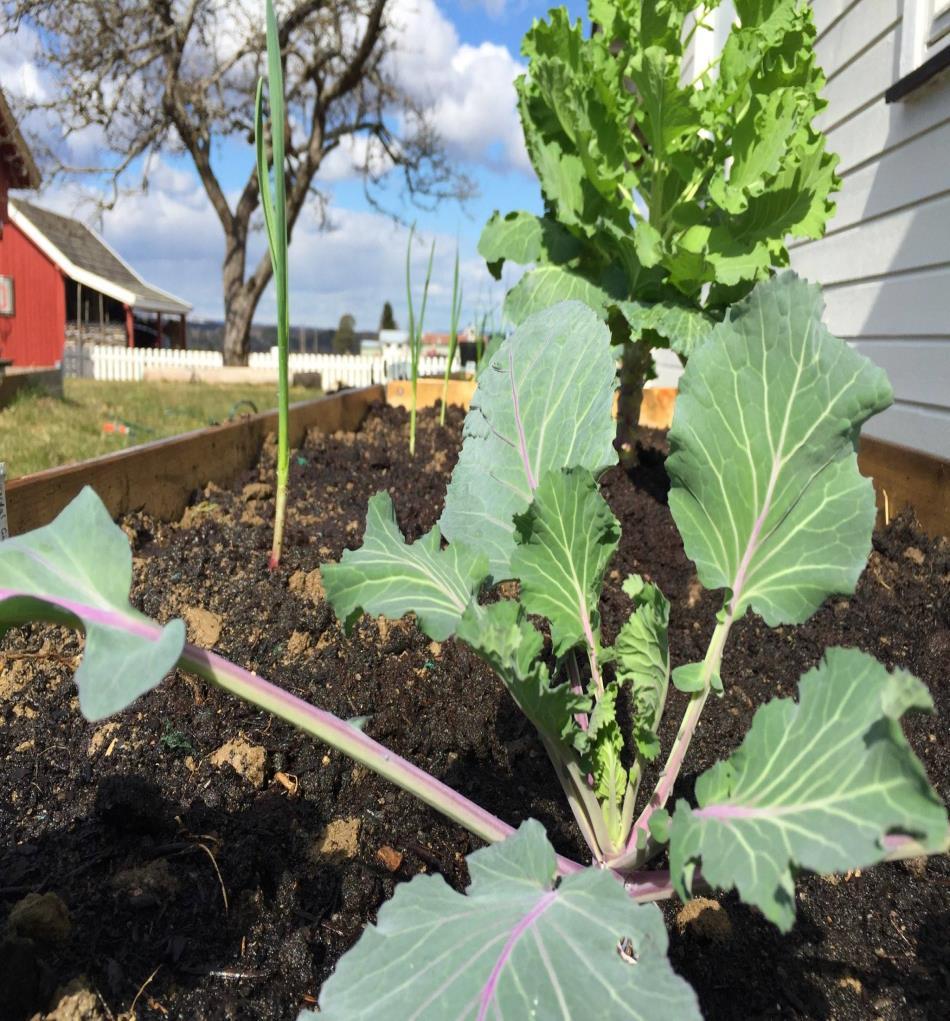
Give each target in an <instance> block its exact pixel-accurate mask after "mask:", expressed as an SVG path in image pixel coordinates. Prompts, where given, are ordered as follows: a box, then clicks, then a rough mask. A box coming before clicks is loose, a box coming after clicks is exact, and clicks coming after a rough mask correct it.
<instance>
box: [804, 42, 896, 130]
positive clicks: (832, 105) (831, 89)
mask: <svg viewBox="0 0 950 1021" xmlns="http://www.w3.org/2000/svg"><path fill="white" fill-rule="evenodd" d="M899 65H900V40H899V38H898V33H897V32H896V31H891V32H888V33H887V35H885V36H883V37H882V38H881V39H879V40H878V41H877V42H876V43H875V44H874V45H873V46H872V47H871V48H870V49H868V50H865V52H864V53H862V54H861V56H860V57H858V58H857V59H856V60H855V61H853V62H852V63H851V64H849V65H848V66H847V67H846V68H844V70H842V71H840V72H839V71H838V70H837V69H835V68H834V67H833V66H831V65H827V64H826V65H823V66H824V71H825V74H827V75H828V76H829V81H828V84H827V85H826V86H825V89H824V92H822V96H823V97H824V98H825V99H826V100H827V101H828V106H827V107H826V109H825V110H824V111H823V112H822V113H821V114H819V115H818V117H817V118H816V121H815V123H816V124H817V125H818V127H820V128H821V129H822V130H823V131H828V130H829V129H831V128H833V127H834V125H836V124H840V123H841V122H842V121H843V120H845V118H846V117H848V116H850V115H851V114H853V113H854V112H855V111H856V110H860V109H861V108H862V107H864V106H866V105H867V104H868V103H869V102H870V101H871V100H874V99H876V98H878V97H883V95H884V93H885V92H886V91H887V90H888V89H889V88H890V86H891V85H893V84H894V82H895V81H897V79H898V78H899V77H900V74H899V73H898V67H899ZM832 76H833V77H832Z"/></svg>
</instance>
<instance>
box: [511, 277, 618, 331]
mask: <svg viewBox="0 0 950 1021" xmlns="http://www.w3.org/2000/svg"><path fill="white" fill-rule="evenodd" d="M559 301H582V302H583V303H584V304H585V305H587V306H589V307H590V308H592V309H594V310H595V311H596V312H598V313H600V314H601V315H604V314H606V311H607V307H608V306H609V305H610V304H611V303H612V301H613V298H612V297H611V295H610V292H609V290H608V289H607V288H606V287H603V286H601V285H599V284H595V283H592V282H591V281H590V280H588V279H587V277H585V276H582V275H581V274H579V273H575V272H574V271H572V270H570V269H568V268H566V267H565V266H560V265H555V264H553V263H544V264H543V265H541V266H538V267H537V268H536V269H529V270H528V272H527V273H525V274H524V276H523V277H522V278H521V279H520V280H519V281H518V283H516V284H515V286H514V287H512V289H511V290H510V291H509V292H508V293H507V295H505V315H506V316H507V317H508V318H509V319H510V320H511V321H512V322H513V323H514V324H515V325H518V324H519V323H523V322H524V321H525V320H526V319H527V318H528V317H529V316H530V315H532V314H534V313H535V312H541V311H543V310H544V309H546V308H549V307H550V306H551V305H554V304H555V303H557V302H559Z"/></svg>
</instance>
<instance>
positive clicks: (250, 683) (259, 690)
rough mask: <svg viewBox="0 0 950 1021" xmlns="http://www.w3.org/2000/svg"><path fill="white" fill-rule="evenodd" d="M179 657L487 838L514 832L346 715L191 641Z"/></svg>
mask: <svg viewBox="0 0 950 1021" xmlns="http://www.w3.org/2000/svg"><path fill="white" fill-rule="evenodd" d="M178 662H179V665H180V666H181V668H182V669H183V670H188V671H190V672H191V673H195V674H198V675H199V676H200V677H203V678H205V680H208V681H210V682H211V683H212V684H215V685H217V686H218V687H219V688H223V689H224V690H225V691H229V692H231V694H233V695H237V696H238V697H239V698H243V699H244V700H245V701H246V702H251V703H252V704H253V705H256V706H260V708H261V709H265V710H267V712H270V713H273V714H274V715H275V716H279V717H280V718H281V719H283V720H287V722H288V723H292V724H293V725H294V726H295V727H297V728H298V729H300V730H302V731H304V732H305V733H307V734H310V735H312V736H313V737H316V738H319V739H320V740H321V741H324V742H325V743H326V744H328V745H330V746H331V747H333V748H336V749H337V750H339V751H341V752H343V753H344V754H345V755H347V756H349V757H350V758H351V759H354V760H355V761H356V762H359V763H360V764H362V765H364V766H366V767H367V768H368V769H372V770H373V772H375V773H379V775H380V776H384V777H385V778H386V779H387V780H391V781H392V782H393V783H395V784H396V785H397V786H398V787H402V788H403V789H404V790H407V791H409V792H410V793H412V794H414V795H415V796H416V797H417V798H419V799H420V800H421V801H424V802H425V803H426V804H427V805H430V806H431V807H432V808H435V809H437V810H438V811H439V812H442V814H443V815H446V816H448V817H449V818H450V819H452V820H453V821H454V822H457V823H458V824H459V825H461V826H464V827H465V828H466V829H467V830H469V831H471V832H472V833H474V834H475V835H476V836H478V837H481V838H482V840H486V841H488V842H490V843H494V842H496V841H499V840H504V839H505V838H506V837H509V836H511V834H512V833H514V828H513V827H512V826H509V825H508V823H506V822H503V821H502V820H501V819H499V818H497V817H496V816H494V815H492V814H491V813H490V812H487V811H486V810H485V809H483V808H481V807H480V806H479V805H476V804H475V802H473V801H469V799H468V798H466V797H464V796H463V795H461V794H459V793H458V791H454V790H452V788H451V787H448V786H447V785H446V784H444V783H442V782H441V781H440V780H437V779H436V778H435V777H433V776H430V775H429V774H428V773H426V772H425V771H424V770H422V769H420V768H419V767H418V766H414V765H413V764H412V763H411V762H408V761H406V760H405V759H403V758H401V757H400V756H398V755H396V754H395V752H392V751H390V750H389V749H388V748H386V747H385V746H384V745H381V744H379V742H378V741H374V740H373V739H372V738H371V737H368V736H367V735H366V734H364V733H362V731H360V730H357V729H356V727H354V726H352V725H351V724H349V723H347V722H346V721H345V720H341V719H340V718H339V717H337V716H334V715H333V714H332V713H328V712H326V710H324V709H318V708H317V707H316V706H313V705H310V703H309V702H305V701H304V700H303V699H302V698H298V697H297V696H296V695H292V694H291V693H290V692H289V691H284V690H283V689H282V688H278V687H277V686H276V685H274V684H271V683H270V682H269V681H266V680H264V678H263V677H258V676H257V675H256V674H252V673H250V672H249V671H247V670H244V669H243V668H241V667H239V666H235V665H234V664H233V663H230V662H228V661H227V660H226V659H223V658H222V657H221V656H218V655H216V654H215V653H213V652H207V651H206V650H204V649H199V648H197V647H196V646H194V645H188V644H186V645H185V648H184V651H183V652H182V655H181V658H180V659H179V661H178Z"/></svg>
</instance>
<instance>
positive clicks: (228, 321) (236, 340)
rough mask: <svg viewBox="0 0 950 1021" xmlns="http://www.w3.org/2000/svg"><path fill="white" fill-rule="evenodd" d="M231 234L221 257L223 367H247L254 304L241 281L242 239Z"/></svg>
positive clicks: (243, 263)
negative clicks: (222, 258) (222, 259)
mask: <svg viewBox="0 0 950 1021" xmlns="http://www.w3.org/2000/svg"><path fill="white" fill-rule="evenodd" d="M238 233H239V232H238V231H237V230H234V231H233V232H232V233H230V234H226V236H225V242H226V245H227V250H226V253H225V256H224V267H223V283H224V364H225V365H247V355H248V352H249V351H250V348H251V318H252V316H253V315H254V309H255V307H256V305H257V302H256V301H254V300H253V299H252V297H251V294H250V293H249V291H248V287H247V285H246V283H245V281H244V269H245V265H246V256H245V245H244V241H245V240H246V237H245V238H241V237H240V236H238Z"/></svg>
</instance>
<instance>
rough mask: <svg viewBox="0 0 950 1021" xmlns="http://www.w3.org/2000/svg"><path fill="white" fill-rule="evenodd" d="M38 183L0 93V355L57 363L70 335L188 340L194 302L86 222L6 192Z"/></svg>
mask: <svg viewBox="0 0 950 1021" xmlns="http://www.w3.org/2000/svg"><path fill="white" fill-rule="evenodd" d="M39 183H40V176H39V172H38V171H37V169H36V164H35V163H34V162H33V159H32V157H31V156H30V152H29V149H28V148H27V147H26V144H25V143H24V141H23V137H22V135H21V134H20V132H19V130H18V128H17V125H16V122H15V121H14V119H13V115H12V113H11V111H10V108H9V107H8V106H7V104H6V101H5V100H4V98H3V93H2V92H0V361H7V362H13V363H14V364H15V365H17V366H26V365H55V364H57V363H59V362H61V361H62V359H63V351H64V348H65V346H66V344H67V343H68V344H75V345H78V346H80V347H81V346H82V345H83V344H98V343H106V344H121V345H123V346H128V347H167V346H171V347H185V346H186V342H187V341H186V326H185V317H186V316H187V314H188V313H189V312H190V311H191V305H189V304H188V303H187V302H185V301H182V300H181V299H180V298H176V297H175V296H174V295H173V294H169V293H168V292H167V291H163V290H161V289H160V288H158V287H153V286H152V285H151V284H148V283H146V282H145V281H144V280H143V279H142V278H141V277H140V276H139V274H138V273H136V272H135V270H134V269H133V268H132V267H131V266H130V265H129V264H128V263H127V262H125V261H124V260H123V259H122V257H121V256H120V255H119V254H118V253H117V252H116V251H114V250H113V249H112V248H111V247H110V246H109V245H108V244H106V242H105V241H104V240H103V239H102V238H101V237H100V236H99V235H98V234H96V233H95V231H93V230H91V229H90V228H89V227H87V226H85V224H82V223H80V222H79V221H78V220H74V219H72V218H71V217H68V216H62V215H61V214H59V213H54V212H52V211H50V210H48V209H42V208H41V207H40V206H37V205H34V204H33V203H32V202H25V201H23V200H22V199H14V198H8V195H7V193H8V191H9V190H10V189H13V188H36V187H37V186H38V185H39Z"/></svg>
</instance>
